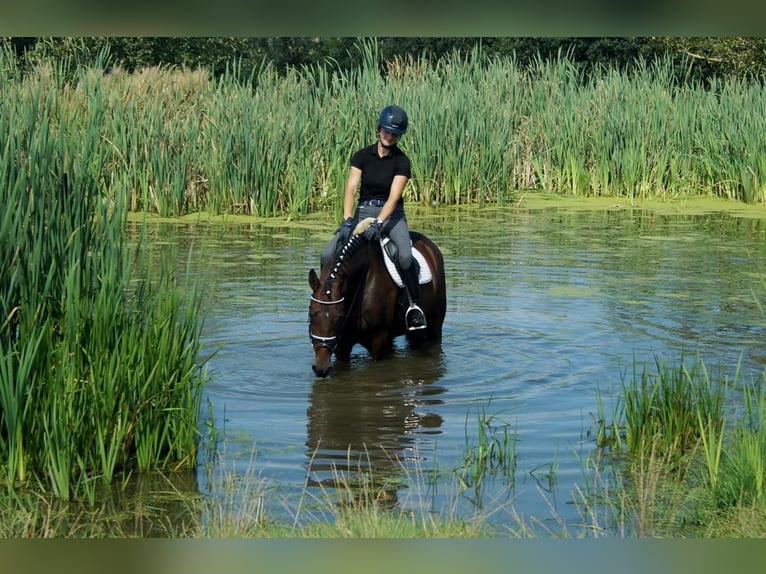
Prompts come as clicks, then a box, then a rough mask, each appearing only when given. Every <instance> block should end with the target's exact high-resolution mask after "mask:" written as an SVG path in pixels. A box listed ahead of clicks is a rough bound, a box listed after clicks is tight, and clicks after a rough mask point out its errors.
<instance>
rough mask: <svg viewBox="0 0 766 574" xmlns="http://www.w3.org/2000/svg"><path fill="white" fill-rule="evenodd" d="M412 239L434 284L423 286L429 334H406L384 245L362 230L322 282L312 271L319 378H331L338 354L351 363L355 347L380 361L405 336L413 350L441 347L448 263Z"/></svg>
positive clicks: (402, 304) (402, 300)
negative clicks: (395, 340)
mask: <svg viewBox="0 0 766 574" xmlns="http://www.w3.org/2000/svg"><path fill="white" fill-rule="evenodd" d="M410 238H411V239H412V246H413V248H416V249H417V250H418V251H420V252H421V253H422V254H423V256H424V258H425V260H426V263H427V264H428V267H429V269H430V271H431V280H430V281H429V282H427V283H422V284H421V285H420V306H421V308H422V309H423V312H424V313H425V315H426V321H427V326H426V328H425V329H421V330H418V331H407V329H406V327H405V324H404V312H405V310H406V309H407V304H408V303H407V298H406V294H405V291H404V290H403V289H401V288H400V287H398V286H397V284H396V283H394V281H393V279H392V278H391V275H390V274H389V272H388V270H387V269H386V265H385V262H384V260H383V257H384V255H383V250H382V248H381V246H380V243H379V242H370V241H368V240H367V239H365V238H364V236H363V235H361V233H359V228H357V230H355V232H354V234H353V235H352V236H351V237H350V239H349V240H348V242H347V243H346V244H345V245H343V247H342V248H341V249H340V250H339V252H338V253H337V254H336V256H335V257H334V258H333V259H331V260H330V261H328V262H327V264H326V265H325V266H324V268H323V269H322V270H321V273H320V275H319V276H317V274H316V272H315V271H314V269H311V270H310V271H309V285H310V286H311V290H312V295H311V301H310V303H309V336H310V337H311V343H312V345H313V347H314V364H313V365H312V368H313V369H314V372H315V373H316V374H317V375H318V376H320V377H326V376H327V375H328V374H329V373H330V368H331V366H332V354H333V353H334V354H335V358H336V359H338V360H340V361H344V362H348V361H349V360H350V358H351V349H352V348H353V347H354V345H356V344H360V345H362V346H363V347H364V348H366V349H367V350H368V351H369V352H370V354H371V355H372V358H373V359H375V360H377V359H381V358H383V357H385V356H386V355H387V354H389V353H390V352H391V350H392V349H393V340H394V338H395V337H398V336H400V335H407V339H408V342H409V343H410V345H411V346H413V347H417V346H421V345H423V344H430V343H440V342H441V338H442V324H443V323H444V315H445V314H446V310H447V293H446V285H445V279H444V258H443V256H442V253H441V251H439V248H438V247H437V246H436V244H434V243H433V242H432V241H431V240H430V239H428V238H427V237H426V236H425V235H423V234H421V233H417V232H414V231H410Z"/></svg>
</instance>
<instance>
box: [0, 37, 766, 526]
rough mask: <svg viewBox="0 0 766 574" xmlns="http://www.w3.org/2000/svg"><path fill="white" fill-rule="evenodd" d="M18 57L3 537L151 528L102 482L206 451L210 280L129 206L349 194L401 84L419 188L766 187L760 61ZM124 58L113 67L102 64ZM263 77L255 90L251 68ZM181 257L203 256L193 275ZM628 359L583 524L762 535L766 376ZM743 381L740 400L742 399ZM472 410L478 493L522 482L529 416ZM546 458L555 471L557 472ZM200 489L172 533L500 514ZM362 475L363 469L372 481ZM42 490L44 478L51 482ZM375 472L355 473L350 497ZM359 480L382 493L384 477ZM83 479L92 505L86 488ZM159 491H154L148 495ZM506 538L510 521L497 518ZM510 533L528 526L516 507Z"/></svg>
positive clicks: (731, 190)
mask: <svg viewBox="0 0 766 574" xmlns="http://www.w3.org/2000/svg"><path fill="white" fill-rule="evenodd" d="M3 49H4V51H3V53H2V54H0V81H1V82H2V83H3V91H2V95H0V130H2V133H4V134H5V135H6V137H5V140H4V145H3V146H2V148H0V205H2V206H3V207H4V210H3V211H2V213H1V214H0V262H1V263H2V264H1V265H0V479H1V480H0V482H1V483H2V485H3V486H4V488H3V489H2V496H0V499H1V501H0V525H2V528H3V531H2V533H1V534H3V535H6V536H110V535H142V534H144V532H143V531H140V530H139V531H137V532H136V531H131V532H128V531H126V530H125V526H124V521H112V520H111V519H106V520H102V518H103V516H102V515H100V512H101V511H100V510H99V508H98V506H97V504H96V501H97V499H98V495H99V492H100V490H101V488H102V487H104V486H107V485H109V484H111V483H112V482H114V481H115V480H118V479H120V480H127V479H128V477H129V476H130V475H131V473H140V472H144V471H150V470H154V469H157V468H161V469H165V470H167V471H170V470H176V469H181V468H187V467H190V468H194V467H195V466H196V452H197V448H198V446H199V439H200V437H199V431H198V426H199V422H200V398H201V389H202V384H203V382H204V374H203V371H202V365H201V363H200V360H199V357H198V353H199V349H200V342H199V341H200V331H201V328H202V322H201V317H200V304H201V293H200V291H199V288H198V284H197V283H196V282H195V281H194V280H193V279H190V280H189V281H190V283H189V284H184V283H183V282H180V281H179V280H178V278H177V275H180V274H181V273H178V271H177V269H176V267H177V263H176V261H175V259H174V257H173V253H166V254H164V257H161V258H160V260H159V261H157V259H155V258H154V257H153V256H152V253H151V251H150V250H149V249H148V246H147V244H148V241H147V239H146V238H145V237H143V236H141V237H139V238H138V239H137V240H136V241H135V242H134V244H133V245H132V247H131V246H130V245H131V243H130V241H129V240H128V237H127V216H128V212H129V211H133V212H150V213H156V214H160V215H162V216H176V215H183V214H187V213H193V212H198V211H208V212H210V213H213V214H223V213H225V214H246V215H248V216H273V215H277V214H281V215H288V216H297V215H304V214H307V213H309V212H312V211H319V210H328V211H329V210H334V211H335V212H336V214H337V212H338V211H339V209H340V198H341V193H340V192H341V190H342V185H343V181H344V179H345V173H346V168H347V160H348V154H349V153H350V151H351V150H352V149H354V148H356V147H357V146H359V145H362V144H364V143H366V142H369V141H371V140H372V138H373V136H374V127H375V126H374V118H375V115H376V113H377V110H378V109H379V107H380V106H381V105H382V103H384V102H388V101H397V102H399V103H401V104H402V105H404V106H406V107H407V109H408V111H409V112H410V114H411V117H412V128H411V131H410V132H409V133H408V135H407V137H406V141H404V142H403V146H404V147H406V149H407V151H408V153H409V154H410V155H411V157H412V159H413V164H414V168H415V174H416V175H415V177H414V178H413V180H412V181H411V183H410V184H409V187H408V188H407V194H408V199H409V200H410V201H412V202H414V203H421V204H426V205H431V204H438V203H443V204H464V203H472V204H482V203H485V202H492V203H495V204H498V205H504V204H509V203H510V202H516V201H518V200H519V195H518V194H519V192H520V191H521V190H527V191H529V190H532V191H553V192H556V193H558V194H561V195H568V196H572V197H593V196H601V197H615V198H624V199H626V200H634V199H642V200H649V199H652V200H654V199H659V200H665V199H670V198H676V197H685V196H687V195H706V196H713V197H717V198H726V199H734V200H738V201H743V202H750V203H755V202H757V203H766V143H765V142H764V139H763V137H762V134H763V133H764V131H765V130H764V128H765V127H766V125H765V124H766V114H764V113H763V110H764V108H766V99H764V98H766V96H764V92H763V89H762V85H761V83H760V82H759V81H757V80H748V79H729V80H714V81H711V82H710V84H709V85H706V86H701V85H694V84H692V83H690V84H684V85H678V84H677V82H676V78H677V77H678V72H679V71H678V69H676V68H674V64H672V63H671V61H670V60H666V61H658V62H655V63H652V64H649V63H643V64H639V65H638V66H637V67H636V68H633V69H632V70H631V71H630V72H627V71H624V70H620V69H617V68H604V69H603V70H601V72H600V73H599V74H591V75H590V76H588V78H587V79H586V78H584V77H582V76H581V74H580V72H579V71H578V68H577V66H576V65H574V63H573V62H572V61H571V60H569V59H567V58H565V57H562V58H558V59H554V60H542V59H539V60H537V61H536V62H534V63H533V64H532V65H530V66H522V65H520V64H518V63H517V62H516V60H515V59H514V58H512V57H496V58H490V59H485V58H481V57H480V55H479V54H478V52H475V51H474V52H470V53H463V54H458V53H456V54H454V55H452V56H449V57H445V58H444V59H441V60H438V61H436V62H430V61H427V60H419V59H415V58H402V59H399V60H395V61H390V62H387V64H386V66H387V68H386V74H385V75H382V74H381V73H380V69H381V67H382V60H381V57H380V53H379V52H378V47H377V45H376V44H373V43H369V44H364V45H362V46H361V49H362V53H361V56H362V58H363V61H364V64H363V65H362V66H361V67H359V68H352V69H350V70H348V71H341V70H339V69H334V68H332V67H330V66H316V67H313V68H306V69H302V70H296V69H291V70H290V71H289V72H288V73H286V74H284V75H283V74H280V73H278V72H277V71H276V70H275V69H274V68H273V67H271V66H269V65H265V66H264V67H263V68H262V69H259V70H258V71H257V73H254V74H253V75H252V76H251V77H249V78H248V79H247V81H242V80H241V76H242V74H241V70H238V69H237V67H236V65H234V64H232V65H231V68H230V69H229V71H227V72H224V73H223V74H222V75H221V76H220V77H219V78H218V79H216V80H213V79H211V77H210V76H209V75H208V74H207V73H206V72H204V71H201V70H200V71H196V72H188V71H183V70H173V69H169V68H162V67H159V68H152V69H142V70H138V71H136V72H134V73H127V72H125V71H124V70H121V69H119V68H108V66H106V58H107V53H106V52H104V53H103V58H104V60H103V61H101V63H100V64H98V65H95V66H92V67H88V66H83V65H81V62H78V60H77V58H76V57H73V58H72V59H64V60H60V61H54V60H48V59H42V60H40V61H37V62H35V63H34V65H33V67H32V69H30V70H28V71H22V70H20V69H19V68H18V66H17V60H16V58H15V56H14V55H13V54H12V53H11V52H10V50H9V49H8V48H7V46H6V47H4V48H3ZM107 69H108V71H107ZM253 86H255V88H253ZM188 266H189V263H187V268H186V270H185V271H186V272H185V273H183V276H185V277H193V274H192V273H189V269H190V267H188ZM655 367H656V372H652V371H650V370H649V368H648V367H647V368H646V369H645V370H644V371H642V372H640V373H639V371H638V370H637V369H634V371H633V377H632V379H630V380H627V381H624V382H623V386H622V397H621V398H620V399H618V401H617V404H616V406H615V408H614V411H613V412H612V413H611V420H609V417H608V416H607V414H606V410H605V406H604V402H603V400H600V401H599V405H598V410H599V417H598V421H597V428H596V436H597V437H598V442H599V444H598V448H597V449H596V451H595V453H594V455H593V457H592V459H590V460H589V461H587V465H586V467H585V471H586V478H587V479H588V482H587V484H586V486H584V487H583V490H582V491H581V492H580V493H579V497H578V498H579V499H578V500H577V503H578V505H579V507H580V508H581V509H582V510H583V525H579V526H578V527H577V529H576V530H574V531H572V530H567V528H568V526H567V525H564V528H563V529H562V530H563V531H564V534H565V535H571V536H585V535H604V536H606V535H609V536H634V535H638V536H674V535H679V534H683V535H687V534H689V535H697V536H706V535H715V536H737V535H748V536H759V535H763V534H764V532H763V526H762V524H764V521H763V518H764V517H766V503H765V502H764V496H765V495H766V488H765V486H766V485H765V484H764V478H765V477H764V473H765V472H766V431H764V421H765V420H766V394H765V393H766V391H764V383H766V380H760V381H756V382H754V383H752V384H746V385H741V384H740V383H739V381H736V380H735V381H733V382H728V381H723V382H717V381H715V380H714V379H712V378H711V377H710V375H709V374H708V372H707V370H706V369H705V368H704V365H703V364H702V362H701V361H699V362H697V363H695V364H694V365H693V366H692V367H690V368H689V367H687V366H685V365H684V364H683V362H682V364H681V365H679V366H678V368H676V369H672V368H668V367H666V366H665V365H664V364H662V363H660V362H657V363H656V364H655ZM729 395H736V396H737V397H738V398H739V399H738V402H737V401H734V402H735V403H737V404H743V405H744V409H745V411H744V416H741V417H736V416H732V413H729V412H728V411H727V404H728V402H727V397H728V396H729ZM498 420H499V419H497V418H496V416H495V415H488V414H487V413H486V411H484V410H482V411H480V412H479V413H478V414H477V426H476V427H475V428H476V432H477V433H478V435H477V436H476V437H471V438H468V436H469V426H468V423H467V424H466V434H467V439H466V449H465V456H464V460H463V461H462V462H463V465H462V466H461V467H460V468H458V469H456V470H455V477H456V480H458V481H459V483H460V485H461V492H460V494H461V495H463V494H464V493H465V492H466V491H467V490H472V491H473V494H474V499H475V502H476V506H477V507H478V508H481V506H482V504H481V486H482V482H483V481H484V480H488V479H492V478H495V477H500V478H502V479H503V480H505V481H507V483H508V485H509V488H511V487H512V486H513V475H514V471H515V450H514V448H515V442H514V441H515V438H514V436H513V434H512V433H511V431H510V430H509V428H508V426H507V425H506V424H501V425H498V424H497V422H498ZM554 466H555V465H551V473H550V476H549V478H550V480H551V481H552V482H553V481H555V473H554V472H553V468H554ZM217 480H218V482H216V483H215V484H216V485H217V486H218V487H219V488H221V489H222V490H221V491H220V492H217V493H216V494H215V495H214V496H212V497H210V498H208V499H205V500H201V498H200V497H199V496H196V497H195V496H190V497H188V499H186V504H187V515H188V516H189V517H191V518H189V519H188V520H185V521H183V522H182V524H181V525H178V524H175V523H174V524H169V525H168V526H167V531H166V532H165V534H166V535H168V536H191V537H194V536H331V537H335V536H486V535H493V534H497V533H496V532H493V531H492V530H491V529H489V528H488V527H487V526H486V525H485V524H484V523H482V521H481V517H479V518H478V519H476V520H462V519H451V520H450V519H439V520H431V519H429V520H424V519H423V517H421V516H418V515H416V514H413V513H409V512H404V511H396V510H394V511H392V510H390V509H386V508H385V507H381V506H379V505H376V504H367V505H362V506H348V505H338V504H337V501H336V499H335V497H333V498H332V499H328V500H325V501H321V500H320V501H317V504H322V503H324V504H325V507H324V509H325V510H326V512H327V513H328V514H329V516H331V520H329V521H316V522H310V523H309V524H308V525H301V526H298V522H299V521H298V520H297V519H296V522H295V523H294V524H283V523H280V522H277V521H270V520H269V519H268V517H265V516H264V513H263V497H264V496H269V495H271V493H270V492H268V491H266V490H262V489H260V486H259V485H258V481H257V480H254V479H253V477H246V479H245V480H244V483H245V484H246V485H250V488H256V490H255V491H249V492H248V493H247V495H246V496H244V497H243V494H242V492H241V490H238V488H239V487H238V486H237V485H238V484H239V482H238V481H239V479H238V478H236V477H233V478H232V477H227V476H222V477H218V478H217ZM362 486H363V485H362ZM33 492H37V494H31V493H33ZM357 494H358V493H354V496H355V497H356V496H357ZM367 494H368V495H369V496H366V495H365V496H363V497H362V498H363V499H370V498H373V499H374V498H375V496H376V493H367ZM71 499H78V501H79V500H84V501H85V502H86V503H88V505H86V506H85V507H78V510H76V511H74V512H73V510H72V508H73V507H72V506H68V505H67V504H66V502H67V501H69V500H71ZM142 510H143V511H145V512H149V513H151V510H150V509H148V508H144V509H142ZM503 534H508V533H503ZM513 534H514V535H519V536H529V535H533V531H532V530H531V529H529V528H528V527H527V526H526V524H525V519H524V518H523V517H518V529H517V530H516V531H515V532H513Z"/></svg>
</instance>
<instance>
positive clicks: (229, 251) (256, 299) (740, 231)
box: [163, 209, 766, 527]
mask: <svg viewBox="0 0 766 574" xmlns="http://www.w3.org/2000/svg"><path fill="white" fill-rule="evenodd" d="M412 220H413V224H414V225H413V227H416V228H417V229H418V230H421V231H423V232H425V233H426V234H428V235H429V236H431V237H432V239H434V240H435V241H436V242H437V243H438V244H439V245H440V246H441V247H442V249H443V251H444V254H445V260H446V266H447V267H446V271H447V287H448V295H447V296H448V310H447V317H446V320H445V326H444V341H443V344H442V348H441V349H440V350H437V351H436V352H433V353H430V354H428V355H422V354H417V353H414V352H411V351H410V350H409V349H408V348H407V347H406V342H405V341H404V339H402V340H401V341H400V342H399V345H398V348H397V350H396V352H395V355H394V356H393V357H392V358H390V359H387V360H385V361H383V362H379V363H375V362H373V361H371V360H370V359H369V358H368V357H367V356H366V354H365V351H364V350H363V349H362V348H361V347H359V348H358V349H357V350H356V353H355V354H354V356H353V357H352V361H351V363H350V364H349V365H347V366H346V365H342V366H339V367H338V368H336V369H335V371H334V372H333V374H332V375H331V377H330V378H328V379H317V378H316V377H314V375H313V373H312V371H311V368H310V367H311V360H312V351H311V346H310V344H309V340H308V333H307V322H306V320H307V308H308V296H309V289H308V284H307V273H308V270H309V268H310V267H311V266H314V265H316V263H317V261H318V253H319V250H320V249H321V247H322V245H323V243H324V241H325V240H326V238H327V237H328V232H329V231H331V227H328V226H327V225H321V224H317V225H313V224H301V225H295V224H293V225H286V224H279V223H273V224H270V225H253V224H249V225H244V226H237V225H229V226H227V227H221V226H214V227H208V226H205V225H190V226H187V227H184V228H182V229H180V228H177V227H172V228H168V229H167V230H165V231H164V232H163V233H167V234H168V240H169V241H180V242H181V243H183V244H186V243H187V242H188V241H189V240H190V239H192V238H193V240H194V245H195V247H196V248H202V249H204V251H205V253H206V261H208V265H209V273H208V275H207V276H206V279H205V281H206V285H207V291H208V297H207V300H206V303H205V313H206V318H205V326H204V331H203V334H204V341H205V350H206V352H208V353H212V352H213V351H217V352H216V354H215V355H214V356H213V357H212V358H211V359H210V361H209V364H208V372H209V374H210V375H211V376H212V377H213V380H212V382H211V383H210V384H209V385H208V387H207V391H206V399H208V400H209V401H210V404H211V406H212V412H213V415H214V417H215V423H216V426H217V427H218V429H219V431H220V432H219V442H218V444H217V445H216V448H217V449H218V451H219V452H220V453H221V455H222V457H223V460H225V461H226V463H227V464H233V465H234V466H235V467H236V468H237V469H238V470H240V471H241V472H242V473H245V471H247V470H250V472H251V473H252V472H254V475H255V476H257V478H258V480H259V481H261V482H262V484H265V485H267V487H268V488H270V489H272V495H271V496H267V497H266V505H267V511H270V512H272V513H273V514H277V515H280V514H282V515H284V514H287V515H291V513H292V514H293V515H294V514H299V515H300V516H299V518H304V517H305V518H310V517H311V516H312V514H311V505H310V504H308V505H307V504H305V500H306V498H305V497H304V498H303V500H304V502H301V503H300V505H302V506H299V502H298V501H299V500H300V499H301V495H302V494H305V493H306V492H307V491H308V492H310V493H312V496H313V495H316V497H317V498H320V499H321V498H323V497H325V496H327V494H328V492H330V491H332V490H333V488H332V487H333V486H337V483H338V481H339V480H343V479H347V480H351V481H353V480H357V479H358V478H359V476H360V475H359V472H357V471H359V470H360V469H361V471H362V474H361V476H363V477H366V478H365V480H369V481H371V482H373V483H374V492H375V493H376V494H377V495H378V496H380V497H381V499H382V500H384V501H385V502H386V503H389V504H396V505H399V506H400V507H402V508H406V509H413V510H425V511H428V512H436V513H444V514H448V515H449V514H455V513H459V514H470V513H473V512H479V513H485V514H488V515H491V518H490V519H491V520H492V521H494V522H496V523H498V524H503V523H504V522H506V521H507V522H509V523H510V522H512V521H513V518H512V515H513V513H516V514H517V515H519V514H520V515H524V516H534V517H537V518H539V519H540V520H542V521H543V522H545V521H548V522H549V523H550V525H552V526H554V527H555V526H556V525H557V524H558V522H557V521H559V520H564V521H567V522H569V523H575V522H577V521H578V519H579V514H578V511H577V508H576V506H575V505H573V504H571V501H572V499H573V496H574V492H575V490H576V488H577V487H578V486H582V485H583V484H584V483H585V482H586V481H587V477H586V475H585V472H586V470H585V468H584V467H585V462H584V461H585V460H586V459H587V457H588V455H589V454H590V453H592V452H593V450H594V448H595V444H594V441H593V437H592V433H591V430H592V428H593V417H594V416H595V413H596V404H597V395H598V393H599V392H601V394H602V395H607V396H608V395H609V391H610V389H614V388H617V387H619V384H620V382H621V380H622V378H621V377H622V375H623V374H624V373H625V372H630V371H631V369H632V366H633V364H634V362H637V363H638V364H639V365H643V364H645V363H651V362H653V361H654V359H655V358H660V359H661V360H663V361H666V362H667V363H669V364H671V365H673V364H675V363H676V362H677V361H678V360H679V358H680V357H681V356H693V355H696V354H699V355H700V356H701V357H702V358H703V360H704V361H705V364H706V365H707V366H708V367H710V368H711V369H713V370H715V369H717V368H719V367H720V369H721V370H722V372H724V373H728V374H731V373H733V372H734V369H735V367H736V365H737V363H738V361H739V360H740V358H741V360H742V372H743V376H745V377H750V376H757V375H759V374H760V373H761V372H762V370H763V367H764V362H766V350H764V336H763V335H764V328H766V315H764V312H762V311H761V310H760V308H759V305H758V302H757V298H759V297H760V301H761V302H763V303H766V287H764V284H763V282H762V278H763V277H764V273H765V272H766V241H765V239H766V237H765V236H764V233H765V232H766V225H765V224H764V221H762V220H757V219H747V218H742V217H735V216H732V215H726V214H723V213H711V214H705V215H688V216H683V215H658V214H656V213H649V212H642V211H639V210H627V209H615V210H609V209H605V210H599V211H573V210H567V209H544V210H530V211H523V210H522V211H516V210H511V209H505V210H503V209H497V210H482V211H477V210H470V211H462V212H456V211H442V210H435V211H430V212H429V213H428V214H422V215H421V214H417V215H416V216H414V217H412ZM317 221H318V220H317ZM479 427H482V429H483V431H484V432H485V434H486V436H487V439H486V440H490V441H495V443H496V445H500V444H503V445H505V448H506V449H510V451H512V454H513V455H514V457H513V464H509V465H506V466H504V467H503V466H502V465H501V464H499V463H498V464H497V465H496V468H495V471H496V472H495V473H494V476H489V475H485V476H484V477H483V478H482V479H481V480H480V481H478V482H477V481H476V480H475V476H474V477H472V475H471V473H470V468H469V467H470V464H467V462H466V460H468V461H469V462H470V461H471V460H472V459H471V455H472V453H473V454H475V452H476V451H475V449H474V446H475V445H477V444H478V441H479V438H478V437H479ZM506 452H509V451H508V450H506ZM467 455H468V456H467ZM349 469H350V470H351V471H349ZM200 482H201V488H202V490H203V492H204V491H205V488H206V486H205V481H204V479H203V480H201V481H200ZM269 505H271V508H269ZM320 506H321V505H317V507H320ZM298 508H300V510H296V509H298Z"/></svg>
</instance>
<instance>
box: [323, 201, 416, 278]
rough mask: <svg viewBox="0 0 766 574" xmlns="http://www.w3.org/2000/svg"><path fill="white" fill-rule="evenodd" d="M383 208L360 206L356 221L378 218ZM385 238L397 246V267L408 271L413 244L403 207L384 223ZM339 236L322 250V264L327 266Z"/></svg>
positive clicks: (335, 236) (355, 216)
mask: <svg viewBox="0 0 766 574" xmlns="http://www.w3.org/2000/svg"><path fill="white" fill-rule="evenodd" d="M381 209H382V207H377V206H372V205H358V206H357V208H356V212H355V213H354V220H355V221H361V220H362V219H365V218H366V217H377V216H378V214H379V213H380V210H381ZM381 231H382V233H383V235H384V236H386V237H388V238H389V239H390V240H391V241H393V243H394V245H396V259H397V262H396V263H397V265H398V266H399V268H400V269H401V270H402V271H406V270H407V269H409V268H410V265H412V243H411V242H410V229H409V226H408V225H407V217H406V216H405V214H404V208H403V207H401V206H400V207H397V208H396V209H395V210H394V212H393V213H392V214H391V217H389V218H388V219H387V220H386V221H385V222H384V223H383V228H382V230H381ZM337 244H338V235H337V234H335V235H333V237H332V239H330V241H329V243H328V244H327V245H326V246H325V248H324V249H323V250H322V255H321V264H322V267H324V266H325V264H326V263H327V261H329V260H330V259H331V258H332V257H333V255H334V253H335V250H336V248H337Z"/></svg>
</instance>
